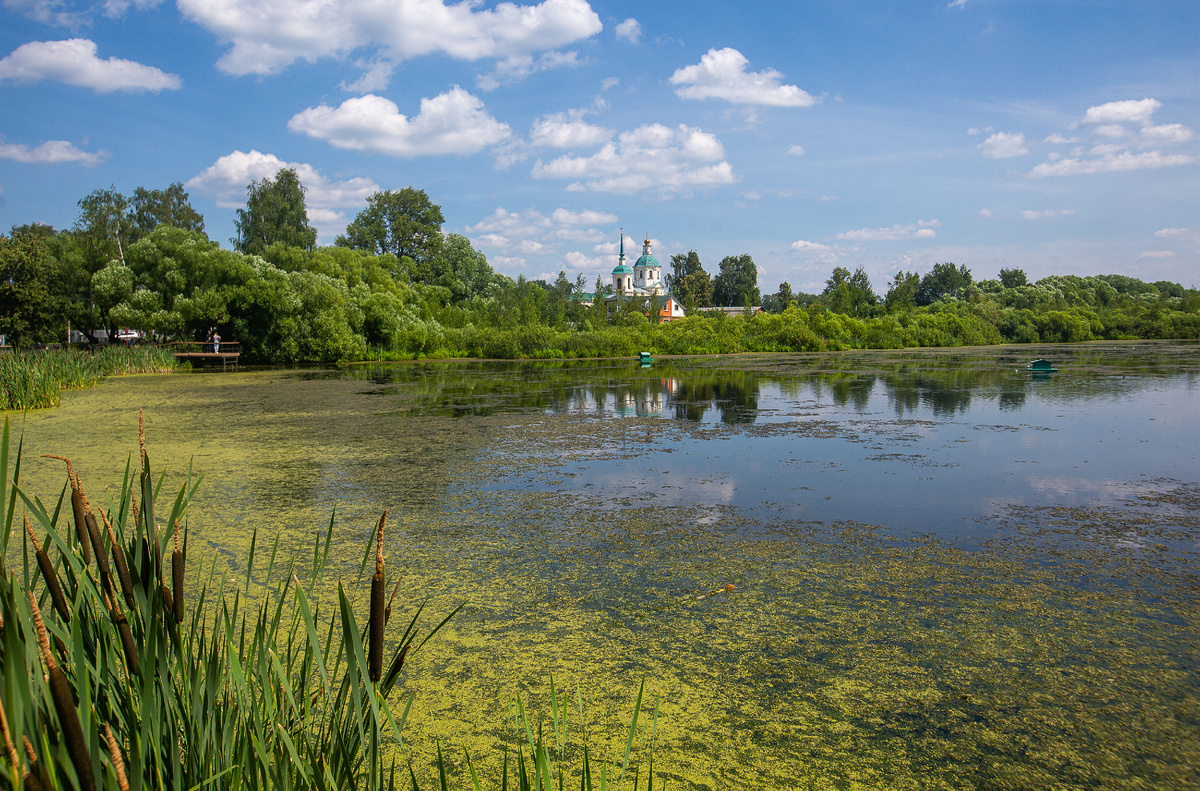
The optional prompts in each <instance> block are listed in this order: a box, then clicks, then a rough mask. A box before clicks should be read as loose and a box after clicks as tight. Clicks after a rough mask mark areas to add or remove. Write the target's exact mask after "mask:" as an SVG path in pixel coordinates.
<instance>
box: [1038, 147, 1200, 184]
mask: <svg viewBox="0 0 1200 791" xmlns="http://www.w3.org/2000/svg"><path fill="white" fill-rule="evenodd" d="M1198 161H1200V157H1195V156H1192V155H1189V154H1164V153H1162V152H1161V151H1144V152H1141V153H1133V152H1131V151H1122V152H1121V153H1119V154H1115V153H1111V152H1110V153H1106V154H1102V155H1101V156H1099V157H1095V158H1092V159H1080V158H1078V157H1066V158H1063V159H1060V160H1057V161H1055V162H1043V163H1042V164H1040V165H1038V166H1037V167H1035V168H1034V169H1033V170H1032V171H1031V172H1030V174H1029V175H1031V176H1033V177H1034V178H1045V177H1047V176H1074V175H1079V174H1087V173H1115V172H1119V171H1124V170H1157V169H1158V168H1169V167H1177V166H1179V165H1192V164H1195V163H1196V162H1198Z"/></svg>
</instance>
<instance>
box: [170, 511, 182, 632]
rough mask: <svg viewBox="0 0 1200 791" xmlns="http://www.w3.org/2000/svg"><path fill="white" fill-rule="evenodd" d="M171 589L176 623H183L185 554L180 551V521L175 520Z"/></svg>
mask: <svg viewBox="0 0 1200 791" xmlns="http://www.w3.org/2000/svg"><path fill="white" fill-rule="evenodd" d="M171 587H173V588H174V589H175V623H183V553H182V552H180V551H179V520H178V519H176V520H175V551H174V552H172V553H171Z"/></svg>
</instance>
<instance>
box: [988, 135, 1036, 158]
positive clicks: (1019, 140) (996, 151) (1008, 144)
mask: <svg viewBox="0 0 1200 791" xmlns="http://www.w3.org/2000/svg"><path fill="white" fill-rule="evenodd" d="M976 148H978V149H979V150H980V151H982V152H983V155H984V156H985V157H988V158H989V159H1008V158H1009V157H1019V156H1021V155H1022V154H1028V153H1029V149H1028V148H1026V147H1025V135H1024V134H1023V133H1022V132H997V133H995V134H994V135H992V136H991V137H989V138H988V139H987V140H984V141H983V142H982V143H980V144H979V145H978V146H976Z"/></svg>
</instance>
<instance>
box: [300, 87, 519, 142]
mask: <svg viewBox="0 0 1200 791" xmlns="http://www.w3.org/2000/svg"><path fill="white" fill-rule="evenodd" d="M288 129H289V130H291V131H293V132H298V133H302V134H306V135H308V136H309V137H316V138H320V139H322V140H328V141H329V143H330V145H333V146H334V147H336V148H348V149H352V150H355V151H372V152H375V153H380V154H390V155H392V156H398V157H416V156H423V155H429V154H474V153H475V152H477V151H479V150H480V149H482V148H483V147H484V146H489V145H495V144H496V143H499V142H501V141H503V140H505V139H507V138H508V137H509V136H510V134H511V130H510V129H509V128H508V125H507V124H502V123H500V122H499V121H497V120H496V119H495V118H493V117H492V116H491V115H489V114H488V112H487V111H486V110H485V109H484V108H483V102H481V101H480V100H479V99H477V98H475V97H474V96H472V95H471V94H469V93H467V92H466V91H464V90H463V89H462V88H459V87H458V86H455V87H454V88H452V89H450V90H449V91H447V92H446V93H443V94H439V95H438V96H435V97H434V98H432V99H422V100H421V112H420V113H419V114H418V115H417V116H416V117H415V118H412V119H411V120H410V119H409V118H408V117H406V116H405V115H403V114H402V113H401V112H400V108H399V107H397V106H396V103H395V102H393V101H391V100H390V99H385V98H383V97H382V96H376V95H374V94H367V95H366V96H360V97H357V98H354V99H347V100H346V101H344V102H342V104H341V106H339V107H336V108H334V107H329V106H328V105H320V106H319V107H310V108H308V109H307V110H303V111H301V112H299V113H296V114H295V115H294V116H292V119H291V120H290V121H288Z"/></svg>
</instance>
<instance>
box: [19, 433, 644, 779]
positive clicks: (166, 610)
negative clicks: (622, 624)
mask: <svg viewBox="0 0 1200 791" xmlns="http://www.w3.org/2000/svg"><path fill="white" fill-rule="evenodd" d="M9 455H10V454H9V426H8V421H7V420H6V421H5V423H4V429H3V436H2V437H0V473H2V478H0V559H6V558H9V557H14V558H16V557H19V559H20V561H21V568H16V569H14V570H12V571H8V570H5V569H4V568H3V567H2V564H0V616H2V620H0V714H3V718H2V719H0V730H2V731H3V741H4V745H3V751H2V752H0V755H3V756H5V757H2V758H0V787H11V788H25V789H29V788H42V789H46V790H47V791H51V790H53V789H92V788H103V789H116V790H118V791H127V790H128V789H134V790H135V791H136V790H140V789H159V788H169V789H194V788H206V789H210V788H211V789H218V788H220V789H239V790H240V789H259V788H272V789H276V788H277V789H317V790H319V791H333V790H334V789H338V790H339V791H340V790H342V789H370V790H371V791H375V790H376V789H380V790H382V789H387V790H388V791H393V790H394V789H396V788H399V787H401V786H403V787H404V788H412V789H414V791H415V790H416V789H419V787H420V782H419V781H418V779H417V771H416V769H415V767H414V765H413V763H412V762H411V760H409V759H408V752H407V750H406V748H405V746H404V742H403V740H402V733H403V730H404V726H405V722H406V720H407V717H408V712H409V710H410V707H411V706H412V699H411V698H409V699H408V700H404V698H403V697H401V696H400V695H399V692H400V680H401V676H402V672H403V667H404V663H405V661H406V659H408V658H410V657H411V656H412V655H413V654H414V653H416V652H417V651H419V650H420V649H421V647H422V646H423V645H424V644H425V643H426V642H427V641H428V640H429V639H430V638H431V637H433V636H434V635H435V634H437V632H438V631H439V630H440V629H441V628H442V627H443V626H444V625H445V624H446V623H447V622H448V621H449V620H450V619H451V618H452V617H453V616H454V615H455V614H456V613H457V612H458V610H459V609H461V606H462V605H460V606H459V608H455V609H454V610H453V611H452V612H450V613H449V614H448V615H446V616H445V617H444V618H442V619H441V620H440V621H439V622H438V623H437V624H436V625H435V626H433V628H432V629H428V630H422V629H420V628H419V621H420V618H421V615H422V612H423V610H424V607H425V603H424V602H416V603H413V604H414V605H415V606H413V610H414V612H413V614H412V615H411V617H410V618H408V619H406V620H407V625H406V628H405V629H404V630H403V632H402V633H401V632H400V630H399V628H395V629H393V634H392V635H391V636H388V635H387V631H386V627H387V623H388V621H389V616H390V614H391V609H392V601H390V600H389V601H388V603H387V606H386V607H384V606H383V585H384V579H383V577H384V564H383V549H382V546H381V543H382V540H383V536H384V524H385V519H384V518H381V519H380V521H379V525H378V526H377V528H376V529H375V530H373V531H372V539H373V541H372V542H369V543H368V548H367V554H365V555H364V566H365V560H366V557H369V553H370V548H371V543H374V544H375V556H376V557H375V560H376V564H375V574H374V575H370V576H371V582H370V585H371V595H370V601H371V613H370V617H369V619H368V623H367V624H366V625H365V628H364V627H360V625H359V621H358V616H357V615H356V613H355V609H354V607H353V606H352V598H357V597H359V596H361V595H362V593H360V592H358V591H352V593H353V594H354V597H352V596H351V594H350V593H348V592H347V590H346V588H345V587H344V586H343V584H342V582H341V581H338V583H337V585H336V595H332V596H331V595H330V593H329V588H328V585H327V584H326V582H325V570H326V565H327V562H328V559H329V550H330V543H331V539H332V537H333V533H334V521H333V519H330V522H329V524H328V527H327V529H326V531H325V534H324V536H323V539H322V537H320V536H319V535H318V539H317V541H316V542H315V543H314V545H313V546H312V548H311V556H299V555H298V556H294V557H292V558H290V559H288V560H287V561H286V562H277V558H276V554H275V551H274V549H273V550H272V551H271V553H270V558H269V560H268V561H267V568H266V572H265V574H262V573H259V574H258V575H257V577H258V580H259V581H260V582H261V581H262V580H266V585H267V588H266V593H265V595H262V594H261V591H262V589H261V588H258V587H257V586H254V587H252V584H251V583H252V580H251V576H252V575H251V570H252V569H253V568H254V562H255V547H256V546H258V543H259V542H258V541H257V537H255V538H254V539H253V540H252V543H251V549H250V554H249V557H247V558H245V562H246V569H247V573H246V577H245V580H244V582H241V581H238V582H232V581H229V580H227V579H225V578H224V577H221V578H218V577H219V576H220V575H219V574H218V568H217V565H216V561H215V558H214V560H213V561H212V562H204V561H202V562H200V563H198V564H196V566H194V567H193V568H191V569H189V568H188V566H187V564H186V563H185V562H184V561H185V558H186V556H187V527H186V526H187V509H188V505H189V503H190V502H191V500H192V498H193V496H194V495H195V493H196V488H197V486H198V485H199V484H200V480H201V478H202V477H203V476H195V475H193V474H192V473H191V471H189V473H188V476H187V480H186V481H185V482H184V483H183V484H182V486H181V487H180V488H179V490H178V491H177V492H174V493H173V494H172V493H168V492H167V491H166V487H164V486H163V481H164V477H163V475H162V474H161V473H160V474H159V476H158V478H157V479H155V478H153V477H152V476H151V473H150V471H151V465H150V458H149V455H148V454H147V453H146V451H145V450H144V445H143V448H142V450H141V459H140V464H138V466H137V467H136V468H135V467H133V465H132V464H127V465H126V467H125V470H124V474H123V481H122V484H121V486H120V487H119V489H117V490H116V493H115V494H113V495H112V496H111V497H110V498H109V501H108V503H107V507H106V508H105V507H100V506H97V505H96V504H92V503H88V501H87V499H86V495H83V505H84V522H85V524H86V523H87V522H88V520H87V517H88V516H92V523H91V524H86V526H87V527H88V528H90V529H89V530H87V531H86V536H87V539H86V540H84V539H83V537H82V536H77V535H75V531H74V530H73V529H71V528H70V527H68V526H67V525H65V524H60V523H64V522H65V521H67V519H68V517H67V514H68V513H69V512H70V510H71V509H68V508H65V507H64V506H65V499H66V497H67V494H66V487H64V489H63V492H62V494H60V495H59V496H58V498H57V502H54V501H46V502H43V501H42V500H41V499H40V498H38V497H37V496H34V495H31V494H30V493H28V492H26V491H24V490H23V489H22V488H21V486H20V458H21V453H20V450H19V449H18V451H17V453H16V454H15V458H14V459H13V461H14V464H13V465H12V467H13V469H12V472H11V473H10V469H9V466H10V465H9ZM71 489H72V492H73V493H74V491H79V492H80V493H81V494H82V490H83V482H82V481H80V480H79V479H78V477H74V478H72V486H71ZM139 493H140V495H141V496H140V497H135V495H137V494H139ZM156 496H157V497H161V498H162V499H161V500H160V501H158V502H156ZM135 502H140V504H141V508H140V509H138V508H136V507H135ZM18 503H19V504H20V505H21V506H22V507H23V510H24V511H25V512H26V514H27V515H28V518H29V519H30V520H31V522H32V524H30V525H27V526H26V528H25V531H24V533H22V531H20V530H17V531H14V530H13V527H12V526H13V521H14V515H15V514H16V512H17V508H18ZM47 503H49V506H50V507H47ZM156 512H157V513H159V514H163V515H166V516H167V520H166V524H168V525H171V526H172V527H173V528H174V529H172V530H159V529H157V527H156V525H155V524H154V520H155V516H154V514H155V513H156ZM93 524H94V525H95V526H94V527H93V526H92V525H93ZM101 524H103V526H104V528H103V532H101V528H100V525H101ZM35 526H36V534H35ZM181 533H182V540H180V539H181V535H180V534H181ZM38 534H45V535H47V539H46V540H45V541H44V542H39V541H38V540H37V537H36V536H37V535H38ZM14 536H16V537H20V538H21V542H20V550H19V551H18V549H17V545H16V543H15V542H12V546H11V547H10V539H11V538H13V537H14ZM106 539H107V540H106ZM89 544H90V548H91V549H93V550H94V552H95V554H96V555H97V557H99V556H100V555H103V556H104V560H103V564H102V563H101V561H99V560H97V562H96V563H94V564H88V563H87V562H85V560H84V557H83V548H84V547H86V546H88V545H89ZM30 545H32V547H33V551H32V552H31V549H30ZM143 547H145V550H144V551H143V550H142V548H143ZM277 547H278V544H277V543H276V548H277ZM10 550H11V551H10ZM164 553H170V554H171V563H170V564H169V565H167V566H164V564H163V563H162V558H163V555H164ZM306 553H307V550H306ZM31 554H33V555H35V556H36V561H37V562H36V564H35V565H36V568H37V569H38V570H39V571H40V572H41V576H40V578H39V576H38V575H37V573H36V572H34V573H31V558H30V555H31ZM260 554H261V550H260ZM109 555H111V556H112V561H113V562H112V566H115V567H116V570H117V575H116V576H117V580H115V581H114V580H113V578H112V575H111V573H108V574H103V576H102V577H101V578H100V579H97V577H96V576H95V575H96V574H97V573H98V572H100V569H101V568H111V566H109V564H108V560H109V557H108V556H109ZM14 565H15V564H14ZM188 571H195V572H196V573H195V576H194V577H193V578H192V579H191V580H190V581H189V580H188V579H187V578H186V577H187V572H188ZM167 576H169V577H170V579H166V577H167ZM361 576H362V575H360V581H361ZM137 580H144V581H145V582H144V583H143V584H137V583H136V582H135V581H137ZM118 584H119V585H120V591H117V590H116V589H115V588H116V585H118ZM56 585H57V586H58V587H59V592H58V593H57V594H56V593H54V590H53V589H54V587H55V586H56ZM185 590H187V592H188V596H187V606H186V608H185V606H184V601H185V600H184V592H185ZM395 595H396V589H395V588H394V589H393V592H392V596H393V598H394V597H395ZM401 598H402V599H403V597H401ZM122 604H125V605H127V606H126V607H124V608H123V607H122ZM48 605H52V606H48ZM403 605H404V602H403V601H402V602H401V603H400V605H399V606H403ZM60 607H61V608H62V609H61V610H60V609H59V608H60ZM397 633H399V634H397ZM385 653H387V654H388V655H390V657H391V662H390V663H389V664H388V666H387V667H388V672H387V673H386V674H382V673H381V672H380V671H381V669H382V667H383V663H382V659H383V655H384V654H385ZM368 655H369V657H370V659H368ZM577 697H578V696H577ZM551 698H552V701H551V704H552V705H551V708H552V715H553V732H554V734H553V739H543V737H542V726H541V724H540V723H538V724H535V723H534V722H533V719H534V718H532V717H531V716H530V715H529V714H528V713H527V711H526V709H525V707H524V702H523V701H522V700H521V699H520V698H516V699H514V702H513V727H514V733H521V734H523V736H524V738H521V739H520V740H519V747H518V749H516V750H515V760H514V761H509V760H508V756H507V754H506V755H505V760H504V770H503V774H502V776H501V777H500V778H498V782H497V785H498V786H499V787H500V788H502V789H507V788H509V787H510V785H511V787H512V788H514V789H515V788H521V789H538V790H539V791H540V790H543V789H544V790H546V791H548V789H550V788H552V787H555V786H556V785H557V787H559V788H561V787H563V782H564V776H565V775H564V768H563V767H564V765H565V764H567V763H569V761H578V760H580V759H581V760H582V763H581V764H578V765H576V766H574V767H573V768H569V769H568V770H567V773H568V774H570V775H571V776H572V778H575V777H577V778H578V782H579V785H580V788H581V789H597V790H599V789H604V791H607V789H608V788H613V789H617V788H628V787H630V784H631V783H632V787H633V788H634V789H635V791H636V789H637V788H638V785H639V772H638V770H637V768H636V766H635V765H634V764H635V763H636V761H635V762H634V764H631V748H632V745H633V743H634V735H635V733H636V732H637V729H638V722H639V714H640V710H641V703H642V693H641V692H639V694H638V700H637V704H636V706H635V708H634V714H633V719H632V724H631V726H630V730H629V736H628V740H627V742H626V748H625V753H624V755H623V756H618V757H616V758H615V759H613V760H611V761H602V762H599V764H597V763H596V762H593V760H592V758H591V754H590V752H589V750H588V747H587V744H586V740H583V741H581V742H580V743H578V744H575V745H573V746H572V747H571V748H570V749H568V748H567V745H566V716H565V707H566V699H565V696H563V699H562V700H561V705H560V700H559V695H558V693H557V691H556V690H555V688H554V686H553V680H551ZM399 704H403V705H399ZM579 707H580V715H581V717H582V701H581V700H580V701H579ZM17 744H24V745H25V754H24V755H21V754H20V753H19V752H18V750H17V749H16V745H17ZM437 753H438V754H437V758H436V764H435V766H436V771H437V779H436V781H435V782H436V785H437V787H439V788H442V789H446V788H448V787H449V784H450V782H451V775H452V772H451V769H450V767H449V766H448V762H447V759H446V757H445V756H444V755H443V754H442V751H441V748H440V746H439V747H438V751H437ZM464 757H465V767H466V774H467V776H466V777H464V778H463V782H462V785H463V786H464V787H466V788H473V789H475V791H482V788H483V787H484V784H483V782H482V780H481V779H480V777H479V773H478V771H477V770H476V768H475V765H474V763H473V761H472V758H471V756H470V755H469V754H466V753H465V752H464ZM397 762H399V763H400V764H401V767H403V765H404V764H405V763H407V764H408V772H404V771H403V769H401V772H400V773H399V774H397V771H396V768H397ZM596 766H599V767H600V768H599V770H597V769H596V768H595V767H596ZM556 767H557V768H556ZM631 767H632V769H631ZM593 775H595V777H593ZM572 782H574V780H573V781H572ZM652 783H653V769H651V772H650V778H649V780H648V781H647V783H646V788H647V791H652V787H653V786H652Z"/></svg>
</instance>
